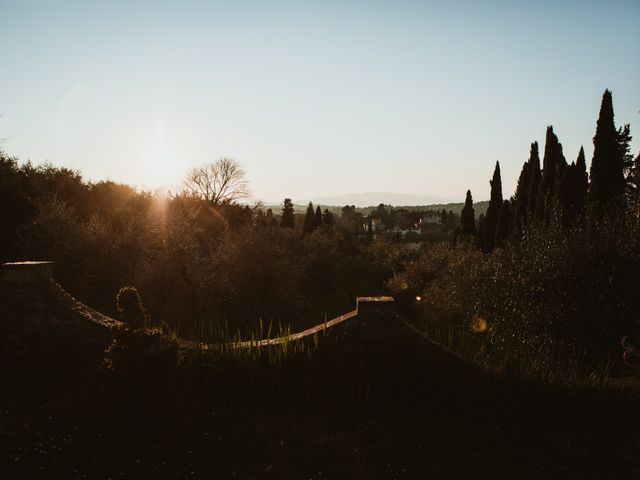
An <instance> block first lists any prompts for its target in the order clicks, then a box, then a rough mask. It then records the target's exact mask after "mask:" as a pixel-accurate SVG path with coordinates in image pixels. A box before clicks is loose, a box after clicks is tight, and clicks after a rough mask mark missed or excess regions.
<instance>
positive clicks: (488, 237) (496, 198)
mask: <svg viewBox="0 0 640 480" xmlns="http://www.w3.org/2000/svg"><path fill="white" fill-rule="evenodd" d="M490 185H491V199H490V200H489V207H488V208H487V215H486V216H485V219H484V225H483V226H484V229H483V236H482V248H483V250H484V251H485V252H487V253H490V252H492V251H493V249H494V247H495V243H496V231H497V228H498V216H499V215H500V209H501V208H502V179H501V178H500V162H496V168H495V170H494V171H493V179H492V180H491V182H490Z"/></svg>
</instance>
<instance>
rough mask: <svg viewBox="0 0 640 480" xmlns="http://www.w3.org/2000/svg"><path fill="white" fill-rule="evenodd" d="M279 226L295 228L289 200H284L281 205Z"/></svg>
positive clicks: (291, 204)
mask: <svg viewBox="0 0 640 480" xmlns="http://www.w3.org/2000/svg"><path fill="white" fill-rule="evenodd" d="M280 226H281V227H283V228H291V229H293V228H295V226H296V221H295V218H294V216H293V203H292V202H291V199H290V198H285V199H284V204H283V205H282V218H281V219H280Z"/></svg>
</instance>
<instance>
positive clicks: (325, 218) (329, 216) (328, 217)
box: [322, 208, 335, 226]
mask: <svg viewBox="0 0 640 480" xmlns="http://www.w3.org/2000/svg"><path fill="white" fill-rule="evenodd" d="M334 222H335V220H334V219H333V213H331V212H330V211H329V209H328V208H325V209H324V213H323V214H322V223H323V224H324V225H330V226H331V225H333V224H334Z"/></svg>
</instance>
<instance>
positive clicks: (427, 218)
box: [420, 211, 440, 226]
mask: <svg viewBox="0 0 640 480" xmlns="http://www.w3.org/2000/svg"><path fill="white" fill-rule="evenodd" d="M439 223H440V212H433V211H429V212H425V214H424V215H423V216H422V218H421V219H420V225H421V226H423V225H436V224H439Z"/></svg>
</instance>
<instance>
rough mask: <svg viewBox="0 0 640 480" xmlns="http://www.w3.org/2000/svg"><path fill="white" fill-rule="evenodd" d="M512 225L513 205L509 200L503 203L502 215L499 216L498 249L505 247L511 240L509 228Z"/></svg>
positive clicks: (496, 241)
mask: <svg viewBox="0 0 640 480" xmlns="http://www.w3.org/2000/svg"><path fill="white" fill-rule="evenodd" d="M510 225H511V204H510V202H509V200H505V201H504V202H502V206H501V207H500V213H499V214H498V226H497V227H496V239H495V246H496V247H504V245H505V243H506V241H507V240H508V239H509V227H510Z"/></svg>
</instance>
